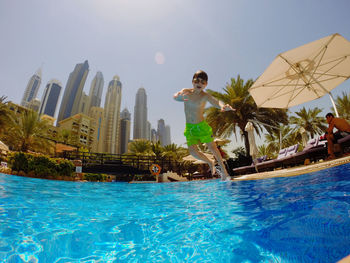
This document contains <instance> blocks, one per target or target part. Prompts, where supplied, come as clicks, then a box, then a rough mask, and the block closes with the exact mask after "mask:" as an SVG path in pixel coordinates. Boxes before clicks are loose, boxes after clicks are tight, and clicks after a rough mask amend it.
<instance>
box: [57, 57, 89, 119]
mask: <svg viewBox="0 0 350 263" xmlns="http://www.w3.org/2000/svg"><path fill="white" fill-rule="evenodd" d="M88 73H89V63H88V61H87V60H85V62H84V63H80V64H77V65H76V66H75V68H74V70H73V71H72V72H71V73H70V74H69V78H68V81H67V85H66V89H65V90H64V95H63V98H62V102H61V107H60V112H59V114H58V118H57V123H58V122H60V121H61V120H64V119H66V118H69V117H70V116H73V115H75V114H77V113H79V107H80V99H81V97H82V93H83V88H84V84H85V81H86V77H87V75H88Z"/></svg>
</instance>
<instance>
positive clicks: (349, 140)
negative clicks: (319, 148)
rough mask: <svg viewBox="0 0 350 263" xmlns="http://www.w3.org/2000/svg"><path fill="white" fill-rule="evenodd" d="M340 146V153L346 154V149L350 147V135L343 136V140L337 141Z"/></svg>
mask: <svg viewBox="0 0 350 263" xmlns="http://www.w3.org/2000/svg"><path fill="white" fill-rule="evenodd" d="M337 142H338V143H339V144H340V147H341V150H342V153H344V152H348V150H346V149H347V148H348V147H350V135H348V136H345V137H344V138H341V139H339V140H338V141H337Z"/></svg>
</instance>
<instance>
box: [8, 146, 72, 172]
mask: <svg viewBox="0 0 350 263" xmlns="http://www.w3.org/2000/svg"><path fill="white" fill-rule="evenodd" d="M8 163H9V166H10V168H11V169H12V170H13V171H17V172H19V171H23V172H25V173H26V174H28V173H34V174H35V175H36V176H38V177H44V178H45V177H56V176H69V177H73V176H74V173H73V172H74V165H73V163H72V162H71V161H69V160H65V159H61V158H49V157H47V156H43V155H38V154H31V153H23V152H15V153H12V154H10V156H9V157H8Z"/></svg>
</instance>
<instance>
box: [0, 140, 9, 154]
mask: <svg viewBox="0 0 350 263" xmlns="http://www.w3.org/2000/svg"><path fill="white" fill-rule="evenodd" d="M2 151H4V152H8V151H9V147H8V146H7V145H6V144H5V143H3V142H2V141H0V152H2Z"/></svg>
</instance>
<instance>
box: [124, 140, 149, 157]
mask: <svg viewBox="0 0 350 263" xmlns="http://www.w3.org/2000/svg"><path fill="white" fill-rule="evenodd" d="M128 149H129V152H130V153H131V154H134V155H143V156H151V155H154V153H153V152H152V145H151V142H150V141H148V140H144V139H137V140H134V141H132V142H130V143H129V146H128Z"/></svg>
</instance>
